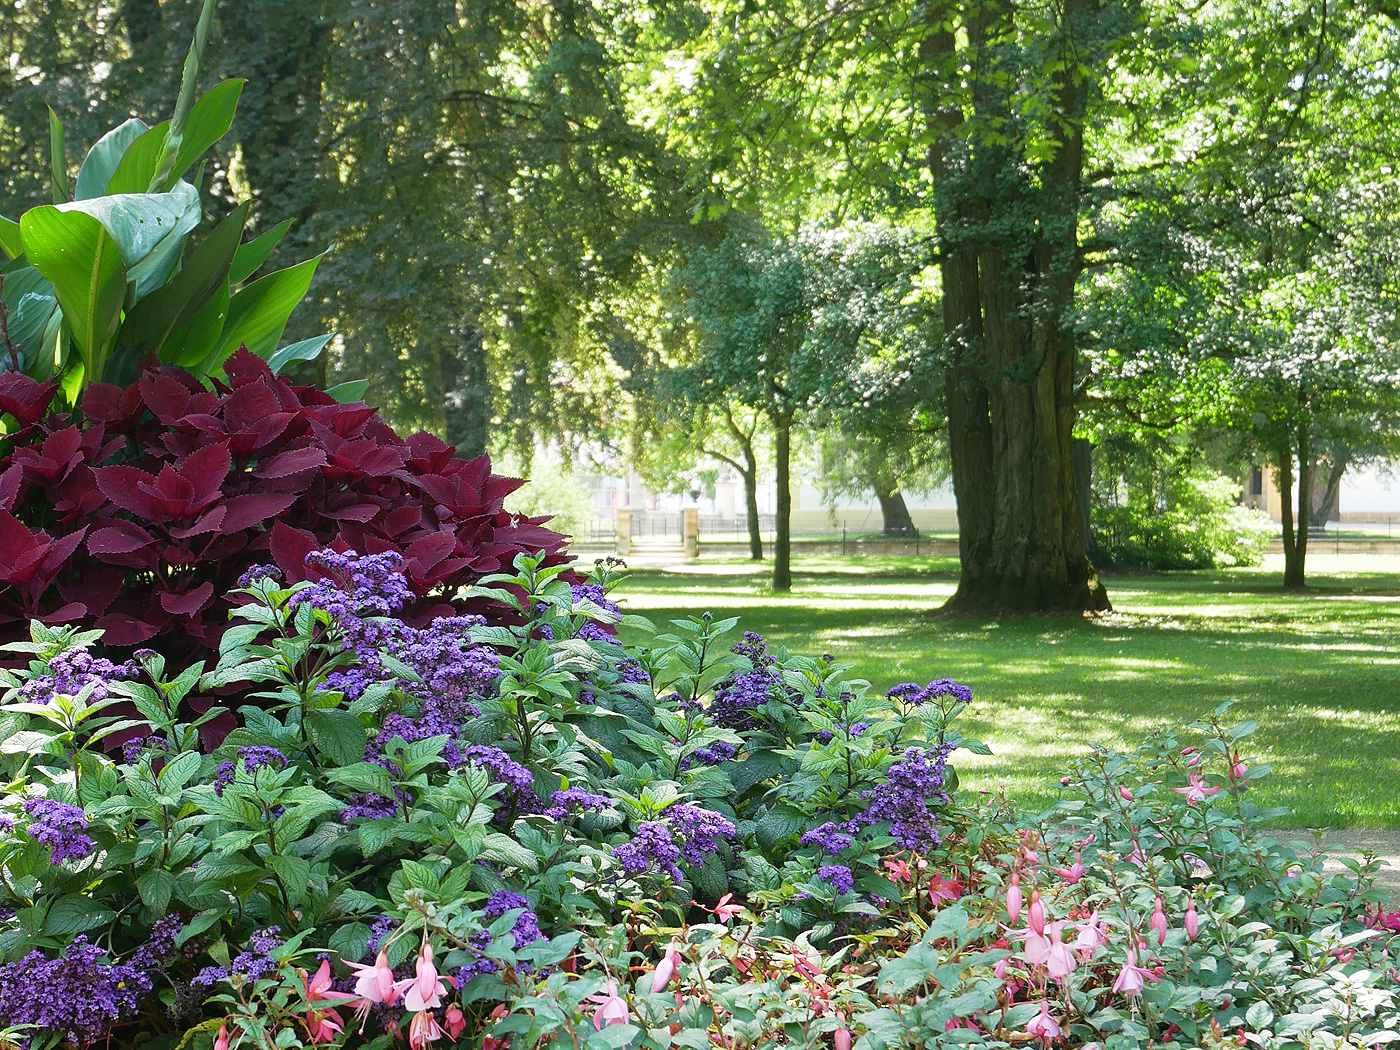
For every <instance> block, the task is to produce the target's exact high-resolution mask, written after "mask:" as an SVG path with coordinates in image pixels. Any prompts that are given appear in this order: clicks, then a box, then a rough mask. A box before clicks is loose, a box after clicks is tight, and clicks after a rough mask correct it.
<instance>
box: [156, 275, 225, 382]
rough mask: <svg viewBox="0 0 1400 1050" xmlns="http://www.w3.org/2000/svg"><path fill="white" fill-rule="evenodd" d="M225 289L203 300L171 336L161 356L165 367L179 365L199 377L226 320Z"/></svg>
mask: <svg viewBox="0 0 1400 1050" xmlns="http://www.w3.org/2000/svg"><path fill="white" fill-rule="evenodd" d="M228 304H229V296H228V285H227V284H224V285H221V286H220V287H219V288H217V289H215V291H214V294H213V295H211V296H210V297H209V298H208V299H206V300H205V301H204V303H203V305H201V306H200V307H199V309H197V310H196V311H195V312H194V313H193V314H191V315H190V318H189V320H188V321H186V322H185V323H184V324H183V325H181V326H180V328H179V329H177V330H176V331H174V332H172V333H171V335H170V338H169V339H168V341H167V342H166V343H165V346H164V349H163V351H162V353H161V360H162V361H163V362H165V363H166V364H172V365H179V366H180V367H181V368H188V369H189V370H190V371H192V372H200V373H202V372H203V371H204V369H203V368H202V365H203V363H204V362H205V361H206V360H209V359H212V358H213V356H214V350H215V348H216V347H217V346H218V345H219V336H220V335H221V334H222V333H223V330H224V322H225V320H226V319H227V317H228Z"/></svg>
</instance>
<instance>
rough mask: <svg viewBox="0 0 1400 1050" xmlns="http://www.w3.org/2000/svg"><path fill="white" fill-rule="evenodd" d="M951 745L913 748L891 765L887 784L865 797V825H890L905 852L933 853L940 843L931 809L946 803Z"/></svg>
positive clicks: (881, 785) (866, 794)
mask: <svg viewBox="0 0 1400 1050" xmlns="http://www.w3.org/2000/svg"><path fill="white" fill-rule="evenodd" d="M952 750H953V748H952V746H951V745H948V744H942V745H940V746H938V747H935V748H932V749H930V750H927V751H925V750H923V749H921V748H910V749H909V750H908V751H906V752H905V753H904V757H903V758H902V759H901V760H900V761H899V762H896V763H895V764H894V765H892V766H890V769H889V772H888V774H887V778H888V779H887V782H886V783H884V784H880V785H878V786H877V787H875V788H874V789H872V790H871V791H867V792H865V794H864V795H863V796H862V797H863V798H865V799H866V802H867V805H866V809H865V812H864V813H862V814H861V816H860V817H859V821H860V823H861V825H862V826H865V827H868V826H870V825H871V824H878V823H880V822H881V821H889V822H890V834H891V835H893V836H894V839H895V841H896V842H898V843H899V845H900V847H901V848H902V849H907V850H913V851H914V852H916V853H925V854H926V853H929V852H930V851H931V850H932V849H933V848H934V847H935V846H937V845H938V843H939V835H938V822H937V814H936V813H935V812H934V811H933V810H932V809H930V808H929V805H930V803H933V804H935V805H938V804H942V803H946V802H947V801H948V795H947V793H946V792H945V791H944V790H943V784H944V782H945V781H946V780H947V775H948V771H947V760H948V753H949V752H950V751H952Z"/></svg>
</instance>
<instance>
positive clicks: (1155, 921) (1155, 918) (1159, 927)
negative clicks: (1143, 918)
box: [1147, 897, 1167, 947]
mask: <svg viewBox="0 0 1400 1050" xmlns="http://www.w3.org/2000/svg"><path fill="white" fill-rule="evenodd" d="M1147 925H1149V926H1151V927H1152V928H1153V929H1154V930H1156V931H1157V945H1158V946H1159V947H1160V946H1161V945H1163V944H1165V943H1166V941H1167V917H1166V915H1164V914H1163V913H1162V898H1161V897H1158V898H1157V905H1156V907H1154V908H1153V909H1152V918H1151V920H1150V921H1149V922H1148V924H1147Z"/></svg>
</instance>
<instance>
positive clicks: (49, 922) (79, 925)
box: [44, 893, 116, 941]
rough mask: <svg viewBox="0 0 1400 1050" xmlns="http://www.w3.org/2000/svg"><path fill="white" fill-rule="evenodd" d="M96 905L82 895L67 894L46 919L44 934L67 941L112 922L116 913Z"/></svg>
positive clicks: (55, 902)
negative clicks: (76, 935)
mask: <svg viewBox="0 0 1400 1050" xmlns="http://www.w3.org/2000/svg"><path fill="white" fill-rule="evenodd" d="M95 905H96V902H95V901H93V900H92V899H91V898H90V897H84V896H83V895H82V894H80V893H69V894H65V895H64V896H62V897H60V898H59V899H58V900H56V901H54V904H53V907H52V908H50V909H49V913H48V915H47V916H46V917H45V918H44V933H46V934H47V935H48V936H50V937H58V938H61V939H63V940H65V941H66V940H70V939H71V938H72V937H73V935H74V934H77V933H82V932H83V931H84V930H91V929H93V928H94V927H97V926H102V925H105V924H106V923H109V922H111V921H112V919H113V918H114V917H115V915H116V913H115V912H113V911H111V910H110V909H107V908H102V907H97V906H95Z"/></svg>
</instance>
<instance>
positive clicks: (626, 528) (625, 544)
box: [616, 507, 632, 558]
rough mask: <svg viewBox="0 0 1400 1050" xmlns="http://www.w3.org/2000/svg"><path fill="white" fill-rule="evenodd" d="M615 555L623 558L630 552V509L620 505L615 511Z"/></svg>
mask: <svg viewBox="0 0 1400 1050" xmlns="http://www.w3.org/2000/svg"><path fill="white" fill-rule="evenodd" d="M616 545H617V555H618V557H619V558H625V557H626V556H627V555H629V554H631V553H632V511H631V509H630V508H628V507H621V508H619V509H618V512H617V544H616Z"/></svg>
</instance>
